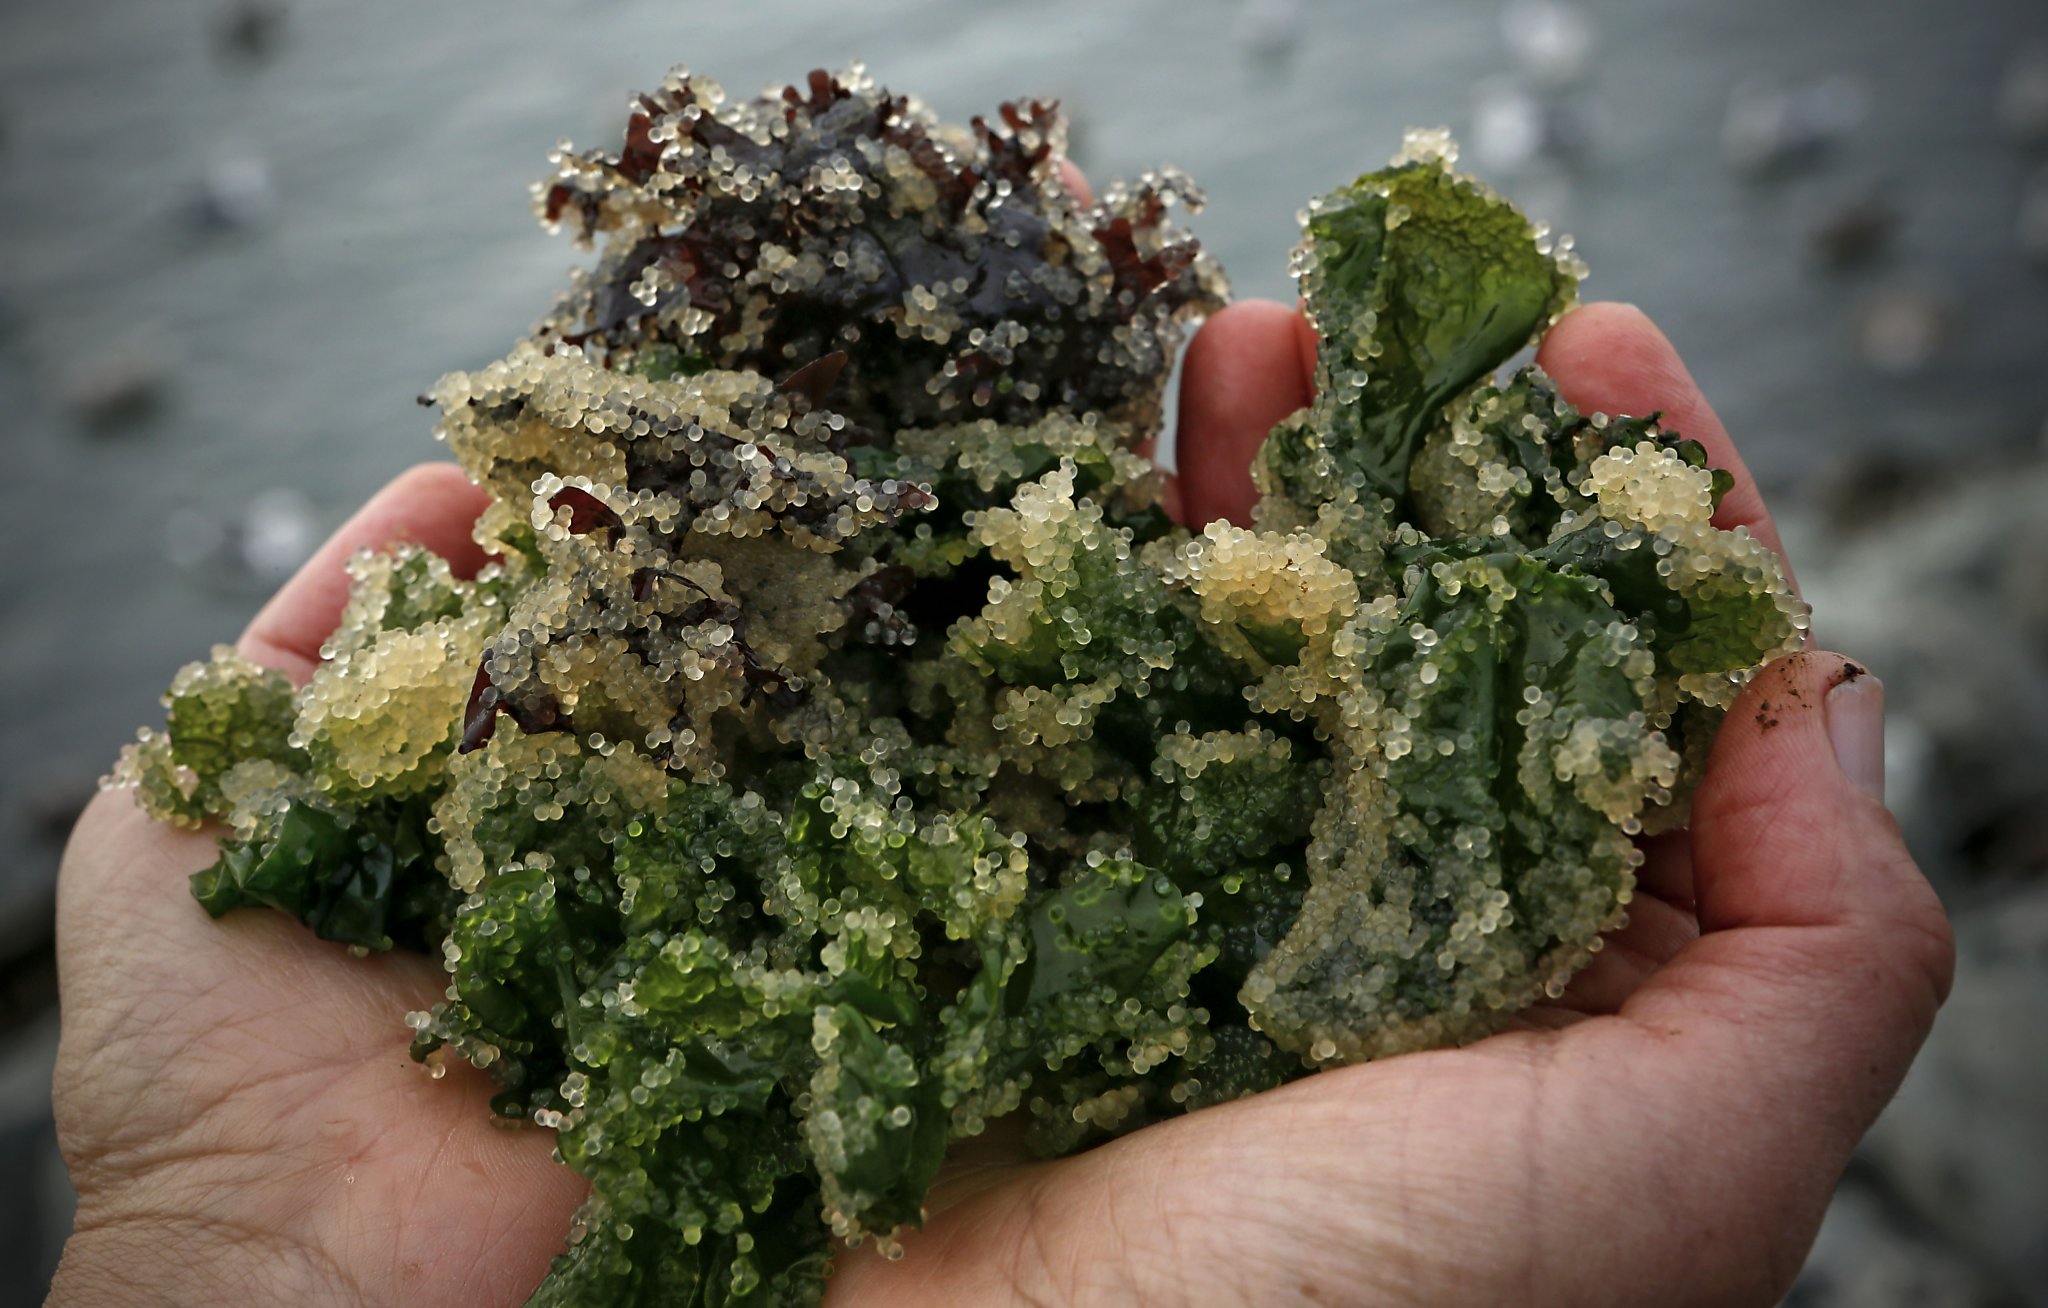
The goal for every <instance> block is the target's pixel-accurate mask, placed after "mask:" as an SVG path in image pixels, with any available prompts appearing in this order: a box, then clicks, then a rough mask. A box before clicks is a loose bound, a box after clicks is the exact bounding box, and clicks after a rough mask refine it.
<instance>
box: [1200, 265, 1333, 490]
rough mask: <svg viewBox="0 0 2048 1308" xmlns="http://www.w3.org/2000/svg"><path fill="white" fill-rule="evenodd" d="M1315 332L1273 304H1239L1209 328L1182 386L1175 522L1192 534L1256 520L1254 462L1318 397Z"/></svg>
mask: <svg viewBox="0 0 2048 1308" xmlns="http://www.w3.org/2000/svg"><path fill="white" fill-rule="evenodd" d="M1315 349H1316V339H1315V332H1314V330H1313V329H1312V328H1310V327H1309V325H1308V322H1307V320H1305V319H1304V318H1303V317H1302V316H1301V315H1300V314H1299V313H1296V312H1295V311H1294V310H1293V309H1290V308H1288V307H1287V306H1286V305H1283V304H1275V303H1274V302H1272V301H1271V300H1240V301H1238V302H1237V303H1236V304H1233V305H1231V306H1229V307H1228V308H1226V309H1224V310H1223V311H1222V312H1220V313H1218V314H1216V315H1215V316H1214V317H1212V318H1210V319H1209V321H1208V322H1206V323H1204V324H1202V330H1201V331H1199V332H1197V333H1196V334H1195V339H1194V341H1193V343H1192V344H1190V345H1189V346H1188V354H1187V359H1186V361H1185V363H1184V364H1183V367H1182V372H1181V382H1180V427H1179V431H1178V436H1177V442H1178V443H1177V444H1176V446H1175V452H1176V456H1177V462H1178V463H1179V465H1180V466H1179V468H1178V469H1177V470H1176V474H1175V478H1174V482H1175V487H1176V489H1177V490H1178V491H1179V494H1180V510H1181V511H1180V512H1179V513H1178V514H1176V515H1175V516H1176V517H1178V518H1179V519H1180V521H1182V522H1184V523H1186V524H1187V525H1188V526H1191V527H1200V526H1202V525H1203V524H1205V523H1209V522H1213V521H1215V520H1216V519H1218V518H1226V519H1228V520H1229V521H1231V522H1234V523H1236V524H1238V525H1239V526H1241V527H1248V526H1250V525H1251V521H1252V505H1253V504H1254V503H1255V502H1257V500H1258V493H1257V492H1256V491H1255V490H1254V489H1253V488H1252V475H1251V467H1252V456H1253V455H1254V454H1256V453H1258V449H1259V446H1260V444H1261V443H1262V442H1264V440H1265V439H1266V433H1267V432H1269V431H1271V430H1272V429H1273V424H1274V423H1276V422H1278V421H1280V420H1281V419H1282V418H1285V417H1286V416H1287V415H1288V414H1290V413H1293V412H1294V411H1295V410H1296V409H1299V408H1301V407H1302V406H1303V405H1305V404H1307V403H1308V402H1309V401H1310V400H1311V399H1313V398H1314V378H1315Z"/></svg>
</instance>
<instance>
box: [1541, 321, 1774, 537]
mask: <svg viewBox="0 0 2048 1308" xmlns="http://www.w3.org/2000/svg"><path fill="white" fill-rule="evenodd" d="M1536 362H1537V363H1538V364H1539V365H1540V366H1541V367H1542V368H1543V370H1544V371H1545V372H1548V373H1549V374H1550V375H1551V377H1553V378H1554V379H1555V380H1556V381H1557V385H1558V389H1559V391H1561V392H1562V393H1563V395H1564V397H1565V399H1567V400H1569V401H1571V402H1572V404H1574V405H1576V406H1577V407H1578V408H1579V409H1581V410H1583V411H1584V412H1587V413H1606V414H1611V415H1615V416H1622V415H1627V416H1632V417H1646V416H1648V415H1649V414H1652V413H1662V414H1663V415H1664V418H1663V423H1664V426H1665V427H1666V428H1668V429H1670V430H1671V431H1674V432H1676V433H1678V434H1679V435H1681V436H1685V437H1689V438H1691V439H1692V440H1696V441H1698V442H1699V443H1700V444H1702V445H1704V446H1706V448H1707V459H1708V462H1709V463H1711V464H1712V465H1713V466H1715V467H1717V468H1725V469H1726V470H1727V471H1728V473H1729V475H1731V476H1732V477H1734V478H1735V485H1734V486H1733V487H1731V488H1730V489H1729V491H1728V494H1727V495H1726V496H1725V497H1724V498H1723V499H1722V501H1721V507H1720V508H1719V509H1718V510H1717V511H1716V512H1715V514H1714V525H1715V526H1717V527H1723V528H1733V527H1738V526H1742V527H1748V528H1749V530H1750V531H1751V532H1752V533H1753V534H1755V535H1756V536H1757V538H1758V539H1760V540H1762V541H1763V542H1764V543H1765V544H1767V545H1769V546H1770V547H1771V548H1772V549H1773V550H1776V551H1777V553H1778V557H1780V558H1783V557H1784V556H1785V546H1784V544H1783V542H1781V541H1780V540H1779V539H1778V528H1777V526H1776V525H1775V524H1774V523H1773V522H1772V521H1771V514H1770V510H1769V509H1767V508H1765V507H1764V498H1763V495H1762V493H1761V492H1759V491H1758V490H1757V487H1756V479H1755V478H1754V477H1752V476H1751V475H1750V472H1749V468H1748V466H1747V465H1745V464H1744V463H1743V461H1742V456H1741V455H1740V454H1738V453H1737V452H1736V450H1735V442H1734V441H1733V440H1731V439H1729V436H1728V429H1727V428H1726V427H1723V426H1722V425H1721V420H1720V419H1719V418H1718V417H1716V416H1715V415H1714V410H1713V408H1712V407H1711V406H1709V405H1708V403H1707V400H1706V397H1705V396H1704V395H1702V394H1700V388H1699V384H1698V383H1696V382H1695V381H1693V379H1692V374H1691V373H1690V372H1688V371H1686V367H1685V364H1684V363H1683V362H1682V361H1681V360H1680V359H1679V357H1678V351H1677V349H1676V348H1674V347H1673V346H1672V344H1671V342H1670V341H1669V340H1667V339H1665V336H1664V333H1663V332H1661V331H1658V330H1657V325H1656V324H1655V323H1653V322H1651V321H1650V319H1649V316H1648V315H1646V314H1645V313H1644V312H1643V311H1642V310H1641V309H1638V308H1636V307H1635V306H1634V305H1632V304H1613V303H1595V304H1582V305H1580V306H1579V307H1578V308H1576V309H1574V310H1572V311H1571V312H1570V313H1568V314H1566V315H1565V316H1564V317H1563V318H1561V319H1559V320H1558V322H1557V325H1556V326H1554V327H1552V328H1551V329H1550V331H1549V333H1548V334H1547V335H1545V336H1544V338H1543V346H1542V348H1541V349H1539V350H1537V352H1536Z"/></svg>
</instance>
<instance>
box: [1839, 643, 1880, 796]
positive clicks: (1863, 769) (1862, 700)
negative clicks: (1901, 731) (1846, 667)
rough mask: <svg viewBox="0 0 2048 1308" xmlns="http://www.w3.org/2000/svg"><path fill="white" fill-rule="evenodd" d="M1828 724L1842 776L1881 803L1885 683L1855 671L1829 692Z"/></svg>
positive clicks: (1865, 673) (1860, 671)
mask: <svg viewBox="0 0 2048 1308" xmlns="http://www.w3.org/2000/svg"><path fill="white" fill-rule="evenodd" d="M1850 666H1851V667H1852V668H1853V667H1854V666H1855V665H1853V664H1852V665H1850ZM1827 720H1828V739H1829V740H1831V741H1833V742H1834V746H1835V763H1836V764H1837V766H1839V767H1840V768H1841V769H1842V775H1843V776H1845V777H1847V778H1849V781H1850V783H1851V784H1852V785H1854V786H1855V787H1856V789H1858V790H1860V791H1862V792H1863V793H1864V794H1866V795H1868V796H1870V797H1871V798H1872V799H1874V800H1876V801H1877V802H1878V803H1880V804H1882V803H1884V683H1883V682H1881V681H1879V680H1878V679H1877V678H1876V677H1873V676H1871V675H1870V674H1869V673H1868V672H1864V671H1862V670H1861V669H1857V670H1856V672H1855V675H1853V676H1851V677H1850V678H1848V679H1847V680H1845V681H1843V682H1842V683H1841V684H1840V685H1838V686H1836V687H1835V688H1834V689H1833V690H1830V691H1829V692H1828V698H1827Z"/></svg>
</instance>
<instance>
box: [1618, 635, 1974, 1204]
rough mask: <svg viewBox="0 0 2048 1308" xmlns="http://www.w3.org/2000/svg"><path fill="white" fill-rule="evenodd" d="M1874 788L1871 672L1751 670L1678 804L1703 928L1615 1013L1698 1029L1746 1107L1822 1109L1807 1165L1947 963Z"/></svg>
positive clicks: (1931, 1005) (1904, 1058) (1853, 1105)
mask: <svg viewBox="0 0 2048 1308" xmlns="http://www.w3.org/2000/svg"><path fill="white" fill-rule="evenodd" d="M1883 793H1884V688H1883V686H1882V685H1881V684H1880V683H1879V682H1878V680H1877V679H1876V678H1875V677H1873V676H1871V675H1870V674H1869V673H1868V672H1866V671H1865V670H1864V669H1862V668H1861V667H1858V666H1857V665H1856V664H1854V663H1851V662H1850V661H1849V660H1847V659H1845V658H1843V657H1842V656H1841V655H1839V654H1827V653H1819V652H1807V653H1799V654H1792V655H1788V656H1786V657H1785V658H1782V659H1779V660H1778V661H1777V662H1775V663H1772V664H1770V665H1769V666H1768V667H1766V668H1765V669H1764V670H1763V671H1762V672H1760V673H1759V674H1758V675H1757V677H1756V679H1755V680H1754V681H1752V682H1751V683H1750V685H1749V687H1748V688H1747V689H1746V690H1745V691H1744V693H1743V694H1742V696H1741V697H1740V698H1739V699H1737V700H1736V702H1735V704H1734V706H1733V707H1732V708H1731V709H1730V710H1729V713H1728V716H1727V718H1726V720H1725V721H1724V722H1723V724H1722V727H1721V731H1720V734H1719V736H1718V737H1717V738H1716V740H1715V742H1714V750H1713V754H1712V756H1711V757H1710V759H1709V760H1708V765H1707V771H1706V776H1705V777H1704V778H1703V779H1702V780H1701V782H1700V787H1699V790H1698V792H1697V793H1696V794H1695V796H1694V798H1693V811H1692V856H1693V877H1694V893H1695V896H1696V900H1697V903H1698V908H1699V920H1700V932H1701V935H1700V938H1699V939H1698V940H1696V941H1694V942H1692V943H1691V944H1689V945H1688V946H1686V948H1685V949H1683V950H1681V951H1680V952H1679V954H1678V955H1677V956H1676V957H1675V958H1674V959H1672V961H1671V962H1670V963H1669V964H1668V965H1666V966H1665V967H1664V968H1662V969H1661V970H1659V971H1658V972H1657V973H1656V974H1655V975H1654V976H1653V977H1652V978H1651V979H1650V981H1649V982H1648V983H1646V984H1645V985H1644V986H1643V987H1642V988H1641V989H1640V990H1638V991H1637V992H1636V994H1635V995H1633V996H1632V997H1631V998H1630V1001H1629V1003H1628V1004H1626V1005H1625V1006H1624V1007H1623V1009H1622V1016H1623V1017H1625V1018H1629V1019H1632V1020H1634V1021H1636V1022H1637V1023H1639V1024H1641V1025H1645V1026H1648V1027H1650V1028H1651V1029H1653V1030H1657V1031H1667V1030H1668V1031H1674V1032H1675V1031H1681V1030H1682V1031H1684V1032H1685V1033H1686V1034H1687V1035H1688V1036H1689V1037H1697V1038H1698V1039H1699V1040H1700V1041H1701V1042H1703V1043H1704V1044H1705V1045H1707V1046H1708V1048H1705V1049H1702V1050H1701V1051H1700V1052H1701V1053H1702V1054H1704V1055H1705V1059H1704V1063H1705V1064H1706V1065H1712V1066H1715V1067H1718V1068H1721V1069H1726V1070H1731V1071H1734V1072H1736V1073H1737V1074H1738V1076H1739V1078H1740V1079H1742V1080H1744V1081H1745V1082H1747V1092H1746V1094H1745V1098H1747V1099H1748V1100H1749V1102H1751V1103H1752V1104H1757V1105H1759V1106H1762V1104H1764V1103H1767V1102H1769V1101H1775V1104H1776V1105H1778V1106H1787V1107H1796V1108H1797V1112H1798V1117H1797V1120H1798V1121H1799V1122H1801V1123H1802V1124H1803V1125H1804V1126H1806V1127H1807V1128H1809V1129H1810V1128H1812V1127H1813V1126H1815V1125H1818V1124H1820V1123H1819V1122H1818V1121H1817V1118H1816V1106H1824V1108H1820V1109H1819V1111H1820V1113H1821V1114H1822V1115H1824V1117H1825V1119H1826V1121H1825V1125H1824V1129H1823V1130H1821V1131H1820V1132H1819V1133H1818V1134H1817V1135H1813V1136H1810V1137H1809V1138H1808V1139H1807V1140H1805V1141H1804V1142H1802V1148H1801V1149H1800V1151H1799V1152H1801V1153H1803V1154H1804V1155H1805V1157H1807V1158H1809V1159H1812V1160H1813V1161H1816V1162H1818V1161H1820V1158H1817V1157H1816V1156H1815V1155H1813V1154H1812V1153H1811V1152H1808V1151H1809V1150H1812V1149H1820V1150H1822V1151H1823V1156H1825V1155H1827V1154H1834V1153H1839V1154H1840V1156H1841V1159H1842V1160H1846V1158H1847V1155H1848V1151H1849V1149H1851V1148H1852V1147H1853V1146H1854V1144H1855V1142H1856V1140H1857V1139H1858V1138H1860V1137H1861V1135H1862V1134H1863V1132H1864V1131H1865V1130H1866V1129H1868V1127H1869V1125H1870V1123H1871V1121H1872V1120H1874V1119H1875V1118H1876V1116H1877V1113H1878V1111H1879V1110H1880V1109H1881V1108H1882V1107H1883V1106H1884V1104H1885V1102H1886V1101H1887V1100H1888V1099H1890V1097H1891V1095H1892V1092H1893V1091H1894V1090H1896V1089H1897V1087H1898V1083H1899V1080H1900V1079H1901V1078H1902V1077H1903V1076H1904V1075H1905V1072H1906V1067H1907V1065H1908V1064H1909V1063H1911V1061H1912V1058H1913V1055H1914V1053H1915V1052H1916V1051H1917V1050H1918V1049H1919V1047H1920V1042H1921V1041H1922V1040H1923V1039H1925V1038H1926V1035H1927V1031H1928V1028H1929V1027H1930V1026H1931V1025H1932V1024H1933V1021H1934V1013H1935V1010H1936V1009H1937V1008H1938V1007H1939V1006H1940V1004H1941V1001H1942V1000H1943V999H1944V998H1945V997H1946V996H1947V994H1948V987H1949V981H1950V977H1951V974H1952V971H1953V968H1954V963H1955V947H1954V941H1953V938H1952V936H1951V935H1950V932H1949V927H1948V920H1947V918H1946V916H1945V915H1944V914H1943V912H1942V908H1941V903H1940V900H1939V899H1938V898H1937V897H1936V896H1935V893H1934V890H1933V888H1932V887H1931V886H1929V885H1928V883H1927V880H1926V878H1925V877H1923V876H1922V875H1921V873H1920V869H1919V868H1918V867H1917V866H1916V865H1915V864H1914V862H1913V857H1912V855H1911V854H1909V853H1908V852H1907V850H1906V846H1905V842H1904V840H1903V839H1902V838H1901V837H1900V834H1899V828H1898V824H1897V823H1896V822H1894V821H1893V820H1892V817H1891V814H1890V813H1889V812H1888V811H1886V809H1885V807H1884V802H1883ZM1691 1061H1694V1062H1695V1064H1696V1066H1697V1065H1701V1061H1702V1060H1691ZM1759 1097H1767V1098H1763V1099H1760V1098H1759ZM1836 1165H1837V1166H1839V1163H1837V1164H1836Z"/></svg>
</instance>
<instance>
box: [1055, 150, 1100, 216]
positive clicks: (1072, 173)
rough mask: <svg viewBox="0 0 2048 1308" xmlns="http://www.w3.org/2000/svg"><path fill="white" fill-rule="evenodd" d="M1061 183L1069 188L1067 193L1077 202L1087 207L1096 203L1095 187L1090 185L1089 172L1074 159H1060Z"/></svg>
mask: <svg viewBox="0 0 2048 1308" xmlns="http://www.w3.org/2000/svg"><path fill="white" fill-rule="evenodd" d="M1060 185H1062V186H1064V187H1066V188H1067V194H1069V195H1071V196H1073V197H1074V201H1075V203H1077V204H1079V205H1080V206H1081V207H1082V208H1084V209H1086V208H1089V207H1091V206H1093V205H1094V203H1095V188H1094V187H1092V186H1090V185H1088V174H1086V173H1084V172H1082V171H1081V165H1079V164H1077V163H1075V162H1074V161H1073V160H1072V159H1062V160H1060Z"/></svg>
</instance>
